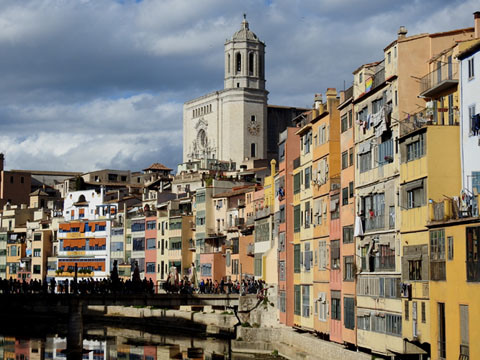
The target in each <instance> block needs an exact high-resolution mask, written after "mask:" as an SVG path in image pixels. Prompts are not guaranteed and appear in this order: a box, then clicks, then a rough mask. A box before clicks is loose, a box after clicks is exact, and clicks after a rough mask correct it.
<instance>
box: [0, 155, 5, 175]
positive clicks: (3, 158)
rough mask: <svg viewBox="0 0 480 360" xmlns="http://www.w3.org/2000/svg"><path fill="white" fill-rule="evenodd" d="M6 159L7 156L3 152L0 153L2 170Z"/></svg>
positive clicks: (0, 168) (0, 169)
mask: <svg viewBox="0 0 480 360" xmlns="http://www.w3.org/2000/svg"><path fill="white" fill-rule="evenodd" d="M4 161H5V156H4V155H3V153H0V171H3V162H4Z"/></svg>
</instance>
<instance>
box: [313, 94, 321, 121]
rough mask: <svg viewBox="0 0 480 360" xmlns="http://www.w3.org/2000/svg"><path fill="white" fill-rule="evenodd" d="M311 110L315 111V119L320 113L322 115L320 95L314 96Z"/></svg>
mask: <svg viewBox="0 0 480 360" xmlns="http://www.w3.org/2000/svg"><path fill="white" fill-rule="evenodd" d="M313 108H314V110H315V114H314V115H315V116H314V117H317V116H318V115H320V114H321V113H323V98H322V94H315V97H314V98H313Z"/></svg>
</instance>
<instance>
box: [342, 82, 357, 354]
mask: <svg viewBox="0 0 480 360" xmlns="http://www.w3.org/2000/svg"><path fill="white" fill-rule="evenodd" d="M352 100H353V86H352V87H350V88H348V89H347V90H345V91H342V92H340V104H339V106H338V110H339V112H340V114H339V115H340V154H341V155H340V158H341V160H340V166H341V170H340V187H341V189H342V190H341V206H340V227H341V239H340V254H341V258H340V267H341V269H342V279H341V281H342V286H341V288H342V290H341V291H342V294H341V296H342V301H341V306H342V342H343V343H346V344H352V345H356V344H357V333H356V321H355V319H356V317H355V297H356V288H355V287H356V272H357V264H358V263H359V261H357V259H356V258H355V242H354V237H353V230H354V223H355V197H354V195H355V185H354V184H355V153H354V146H355V142H354V140H355V138H354V129H355V127H354V126H353V123H354V119H353V104H352Z"/></svg>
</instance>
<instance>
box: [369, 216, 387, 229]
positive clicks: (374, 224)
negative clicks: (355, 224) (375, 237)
mask: <svg viewBox="0 0 480 360" xmlns="http://www.w3.org/2000/svg"><path fill="white" fill-rule="evenodd" d="M384 228H385V218H384V215H376V216H372V217H369V218H366V219H365V230H366V231H369V230H380V229H384Z"/></svg>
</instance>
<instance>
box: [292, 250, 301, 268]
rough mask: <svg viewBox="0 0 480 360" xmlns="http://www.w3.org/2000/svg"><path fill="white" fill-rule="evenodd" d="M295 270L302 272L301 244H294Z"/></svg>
mask: <svg viewBox="0 0 480 360" xmlns="http://www.w3.org/2000/svg"><path fill="white" fill-rule="evenodd" d="M293 271H294V272H295V273H299V272H300V244H295V245H293Z"/></svg>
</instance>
